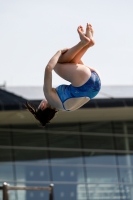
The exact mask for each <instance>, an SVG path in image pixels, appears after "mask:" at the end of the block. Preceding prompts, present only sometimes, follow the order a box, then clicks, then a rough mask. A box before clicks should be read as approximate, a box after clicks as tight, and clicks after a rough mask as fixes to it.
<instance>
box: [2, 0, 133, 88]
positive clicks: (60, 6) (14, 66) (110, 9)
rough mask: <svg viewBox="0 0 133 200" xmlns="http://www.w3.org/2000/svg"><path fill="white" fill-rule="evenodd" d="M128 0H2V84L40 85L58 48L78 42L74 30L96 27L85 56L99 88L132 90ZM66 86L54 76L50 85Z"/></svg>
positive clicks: (132, 9) (132, 6)
mask: <svg viewBox="0 0 133 200" xmlns="http://www.w3.org/2000/svg"><path fill="white" fill-rule="evenodd" d="M132 19H133V1H132V0H83V1H81V0H65V1H62V0H11V1H10V0H4V1H3V0H0V55H1V56H0V85H1V84H2V83H3V82H4V81H5V82H6V84H7V85H8V86H41V85H43V76H44V69H45V66H46V64H47V63H48V61H49V59H50V58H51V57H52V56H53V55H54V53H55V52H56V51H57V50H58V49H62V48H65V47H71V46H73V45H75V44H76V43H78V42H79V36H78V34H77V30H76V29H77V26H78V25H82V26H84V28H85V26H86V23H87V22H89V23H91V24H92V25H93V27H94V31H95V32H94V39H95V42H96V44H95V46H94V47H93V48H91V49H89V50H88V52H87V53H86V54H85V55H84V57H83V61H84V63H85V64H86V65H88V66H91V67H94V68H96V69H97V70H98V71H99V72H100V74H101V77H102V84H103V85H133V26H132V24H133V22H132ZM62 83H67V82H66V81H64V80H63V79H61V78H59V77H58V76H57V75H56V74H55V73H53V85H58V84H62Z"/></svg>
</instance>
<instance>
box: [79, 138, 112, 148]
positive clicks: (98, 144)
mask: <svg viewBox="0 0 133 200" xmlns="http://www.w3.org/2000/svg"><path fill="white" fill-rule="evenodd" d="M82 137H83V145H84V148H85V149H114V141H113V137H112V136H98V135H95V136H93V135H83V136H82Z"/></svg>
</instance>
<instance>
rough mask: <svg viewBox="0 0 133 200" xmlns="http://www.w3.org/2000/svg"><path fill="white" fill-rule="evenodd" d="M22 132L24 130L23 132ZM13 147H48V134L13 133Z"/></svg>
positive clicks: (26, 131) (36, 132) (27, 131)
mask: <svg viewBox="0 0 133 200" xmlns="http://www.w3.org/2000/svg"><path fill="white" fill-rule="evenodd" d="M21 131H22V130H21ZM13 145H14V146H25V147H46V146H47V142H46V134H44V132H42V133H40V132H39V130H38V131H35V132H34V130H33V132H32V130H25V131H23V133H19V131H18V132H16V133H13Z"/></svg>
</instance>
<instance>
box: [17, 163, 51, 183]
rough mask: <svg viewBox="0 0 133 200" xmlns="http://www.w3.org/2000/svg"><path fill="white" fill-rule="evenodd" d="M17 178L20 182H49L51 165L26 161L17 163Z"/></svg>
mask: <svg viewBox="0 0 133 200" xmlns="http://www.w3.org/2000/svg"><path fill="white" fill-rule="evenodd" d="M15 169H16V178H17V181H18V182H26V181H27V182H34V181H39V182H47V181H50V174H49V166H45V165H41V166H40V165H35V164H29V165H27V164H26V163H23V164H22V165H21V164H17V163H16V164H15Z"/></svg>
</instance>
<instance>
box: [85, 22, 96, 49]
mask: <svg viewBox="0 0 133 200" xmlns="http://www.w3.org/2000/svg"><path fill="white" fill-rule="evenodd" d="M93 34H94V31H93V28H92V25H91V24H88V23H87V26H86V36H87V37H88V38H89V39H90V43H89V44H90V46H93V45H94V44H95V42H94V39H93Z"/></svg>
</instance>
